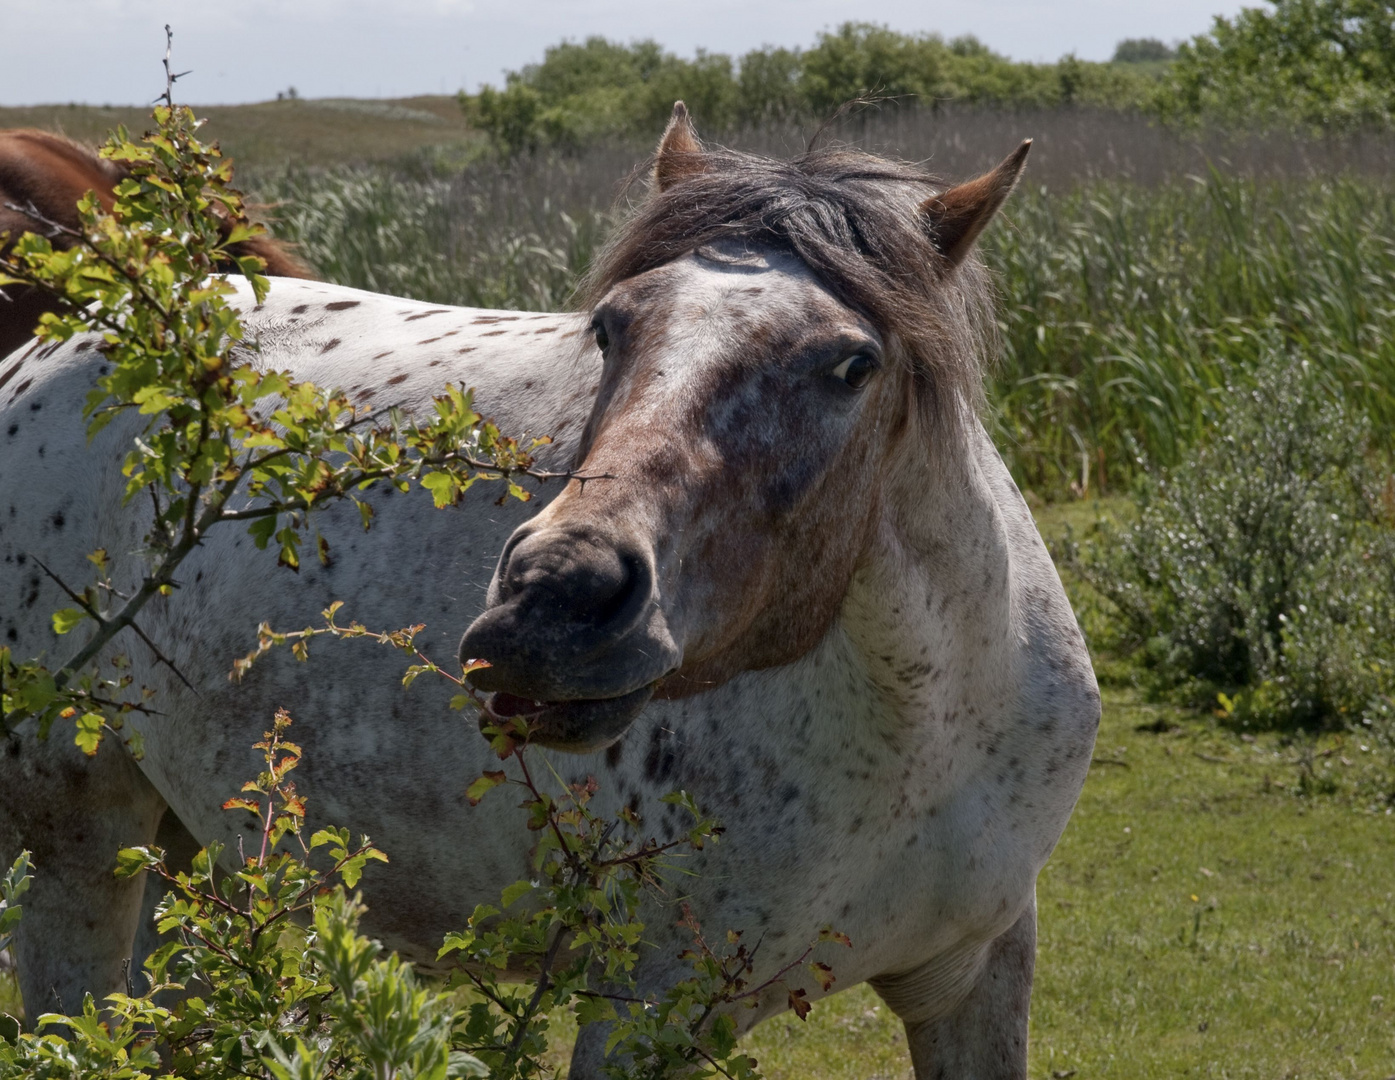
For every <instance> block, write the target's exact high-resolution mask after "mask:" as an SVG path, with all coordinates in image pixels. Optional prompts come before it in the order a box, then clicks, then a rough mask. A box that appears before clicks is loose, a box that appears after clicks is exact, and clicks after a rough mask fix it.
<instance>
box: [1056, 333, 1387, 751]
mask: <svg viewBox="0 0 1395 1080" xmlns="http://www.w3.org/2000/svg"><path fill="white" fill-rule="evenodd" d="M1227 397H1228V400H1229V402H1230V404H1229V406H1228V407H1227V408H1226V409H1225V411H1224V412H1223V413H1222V414H1221V421H1220V422H1219V424H1218V425H1217V427H1216V428H1215V429H1214V430H1213V431H1212V432H1211V433H1210V435H1209V436H1208V437H1206V438H1204V439H1203V440H1202V442H1201V443H1200V444H1199V445H1198V446H1197V448H1196V449H1195V451H1194V452H1193V454H1192V456H1191V457H1190V458H1189V459H1188V460H1187V461H1185V462H1184V463H1183V464H1181V465H1178V466H1177V467H1175V468H1172V469H1170V470H1166V471H1157V470H1154V471H1149V472H1147V473H1146V474H1145V475H1144V476H1143V477H1142V480H1141V483H1140V484H1139V486H1138V502H1139V510H1138V517H1137V520H1136V521H1134V522H1133V523H1132V524H1130V525H1128V526H1126V527H1122V528H1120V527H1115V526H1109V525H1108V524H1102V525H1101V527H1100V530H1101V531H1100V535H1099V536H1098V537H1097V538H1094V539H1089V540H1087V541H1086V542H1085V543H1083V544H1078V543H1075V542H1073V541H1068V543H1067V549H1066V552H1065V554H1066V556H1067V558H1068V560H1069V562H1070V563H1071V564H1072V566H1073V567H1074V568H1075V569H1076V570H1077V571H1078V572H1079V573H1081V575H1082V576H1083V577H1084V578H1085V579H1086V580H1087V581H1088V582H1089V583H1090V584H1091V585H1092V586H1093V587H1094V588H1095V589H1096V590H1098V591H1099V592H1100V593H1102V594H1103V595H1104V596H1105V597H1107V598H1108V599H1109V600H1110V601H1112V603H1113V605H1114V607H1115V609H1116V611H1117V614H1118V620H1119V624H1120V630H1121V632H1122V640H1123V643H1124V644H1125V646H1126V647H1132V648H1135V649H1137V650H1138V651H1140V652H1141V653H1142V658H1143V660H1144V663H1145V664H1146V665H1147V666H1148V668H1149V669H1150V670H1151V672H1152V674H1153V676H1154V678H1155V679H1156V682H1157V685H1158V686H1159V688H1163V689H1168V690H1171V691H1173V692H1180V693H1181V694H1182V696H1184V697H1185V698H1188V699H1190V700H1192V701H1194V702H1205V701H1211V702H1214V701H1216V700H1218V697H1217V695H1218V692H1219V701H1220V704H1221V706H1222V713H1223V714H1224V715H1225V716H1226V717H1227V718H1233V719H1235V720H1236V721H1237V722H1238V723H1241V724H1246V725H1248V724H1260V725H1281V726H1292V725H1309V726H1310V725H1316V724H1331V723H1336V724H1342V723H1346V724H1355V725H1358V726H1362V727H1366V728H1375V729H1377V731H1378V732H1384V733H1385V734H1386V735H1387V736H1389V735H1390V734H1391V732H1392V730H1395V705H1393V704H1392V696H1393V695H1395V476H1392V474H1391V472H1390V468H1389V462H1388V461H1387V460H1386V459H1385V458H1384V456H1383V455H1382V454H1380V453H1379V452H1378V451H1377V450H1376V449H1374V447H1373V439H1372V431H1371V425H1370V423H1369V421H1367V420H1366V419H1365V418H1364V417H1362V416H1360V415H1358V414H1354V413H1353V412H1352V411H1350V410H1349V409H1347V408H1346V407H1345V405H1344V404H1343V402H1342V400H1341V399H1340V398H1339V397H1332V396H1329V395H1328V394H1326V393H1325V392H1324V391H1323V388H1322V384H1321V382H1320V380H1319V374H1318V372H1316V371H1314V370H1312V369H1311V368H1310V365H1309V364H1308V363H1307V362H1306V361H1300V360H1296V359H1292V358H1291V357H1289V356H1287V355H1285V354H1283V353H1271V355H1270V356H1269V357H1268V359H1267V361H1266V362H1265V363H1264V364H1263V366H1262V367H1261V368H1260V369H1259V371H1258V372H1257V375H1256V379H1255V382H1254V383H1253V385H1252V386H1249V387H1245V388H1240V387H1232V388H1230V389H1229V391H1228V394H1227ZM1231 695H1234V696H1231Z"/></svg>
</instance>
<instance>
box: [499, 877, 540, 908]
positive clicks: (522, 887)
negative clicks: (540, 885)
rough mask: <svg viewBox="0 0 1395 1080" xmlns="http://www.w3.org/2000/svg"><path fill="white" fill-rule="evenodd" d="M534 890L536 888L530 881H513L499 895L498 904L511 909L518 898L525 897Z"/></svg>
mask: <svg viewBox="0 0 1395 1080" xmlns="http://www.w3.org/2000/svg"><path fill="white" fill-rule="evenodd" d="M535 888H536V886H535V885H534V884H533V883H532V882H531V881H527V880H522V881H515V882H514V883H513V884H512V885H509V886H507V887H506V888H505V889H504V891H503V892H501V893H500V894H499V903H500V904H502V905H503V906H504V907H505V908H506V909H507V908H511V907H513V904H514V901H516V900H518V899H519V898H520V897H523V896H527V895H528V894H529V893H530V892H532V891H533V890H534V889H535Z"/></svg>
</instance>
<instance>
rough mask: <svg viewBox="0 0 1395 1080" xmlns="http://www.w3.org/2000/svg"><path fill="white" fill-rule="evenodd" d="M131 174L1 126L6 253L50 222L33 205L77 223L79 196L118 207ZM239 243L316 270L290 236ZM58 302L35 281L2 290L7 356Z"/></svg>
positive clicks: (236, 248) (283, 263) (288, 267)
mask: <svg viewBox="0 0 1395 1080" xmlns="http://www.w3.org/2000/svg"><path fill="white" fill-rule="evenodd" d="M128 175H129V172H128V170H127V169H126V168H125V167H124V166H122V165H120V164H118V163H116V162H114V161H107V160H106V159H105V158H102V157H98V156H97V152H96V151H95V150H93V149H92V148H91V147H89V146H84V145H82V144H81V143H78V142H74V141H73V140H72V139H68V138H64V137H63V136H62V135H55V134H53V133H52V132H49V131H36V130H33V129H30V128H18V129H14V130H10V131H0V254H8V253H9V251H10V249H11V248H12V247H13V246H14V242H15V241H16V240H17V239H19V237H20V235H21V234H22V233H25V232H39V231H43V228H44V227H43V225H42V223H41V222H39V221H36V220H35V219H34V218H33V217H31V216H30V215H29V214H27V213H26V212H25V210H26V209H27V208H28V207H30V206H31V205H32V206H33V207H34V209H36V210H38V211H39V213H41V214H42V215H43V216H44V217H46V218H48V219H49V220H50V221H56V222H58V223H59V224H60V225H64V226H67V227H68V228H70V229H76V228H77V227H78V224H79V223H78V213H77V204H78V200H79V199H81V198H82V197H83V195H85V194H86V193H87V192H89V191H95V192H96V193H97V198H99V199H100V200H101V202H102V205H103V206H105V207H106V208H107V209H110V208H111V205H112V201H113V195H112V189H113V188H115V187H116V185H117V184H118V183H120V182H121V181H122V180H124V179H125V178H126V177H127V176H128ZM16 208H17V209H16ZM228 227H229V228H230V227H231V224H229V226H228ZM52 240H53V243H54V245H55V246H58V247H68V246H71V241H70V240H68V239H67V238H66V237H64V236H63V235H61V234H59V235H56V236H53V237H52ZM231 250H232V251H233V252H234V253H235V254H238V255H258V256H260V257H261V258H263V259H265V260H266V273H267V274H270V275H272V276H274V277H292V278H313V277H314V276H315V275H314V273H313V272H312V271H311V270H310V268H309V267H307V266H306V265H305V264H304V263H303V262H301V261H300V260H299V259H298V258H296V256H295V255H294V254H292V252H291V250H290V248H289V247H288V246H287V245H286V244H285V243H284V242H282V241H278V240H274V239H272V238H271V237H269V236H258V237H254V238H252V239H251V240H244V241H241V242H240V243H237V244H234V245H233V246H232V249H231ZM226 269H232V267H227V268H226ZM58 307H59V305H58V302H57V301H55V300H54V299H53V298H52V297H50V296H47V295H46V294H44V293H43V292H41V291H40V290H39V289H36V288H33V287H32V286H24V285H12V286H9V287H8V288H5V289H0V357H4V356H7V355H9V354H10V353H11V352H13V351H14V350H15V349H17V348H19V347H20V346H21V345H23V344H24V343H25V342H26V341H28V340H29V338H30V336H31V335H32V334H33V333H34V329H35V327H37V326H38V325H39V316H40V315H42V314H43V313H44V312H45V311H57V310H58Z"/></svg>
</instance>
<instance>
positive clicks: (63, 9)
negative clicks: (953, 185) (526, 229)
mask: <svg viewBox="0 0 1395 1080" xmlns="http://www.w3.org/2000/svg"><path fill="white" fill-rule="evenodd" d="M1241 6H1242V5H1241V4H1240V3H1238V2H1233V0H1170V2H1168V3H1158V2H1156V0H1054V2H1047V0H977V2H975V0H957V2H954V3H948V2H944V0H682V2H672V0H216V2H215V0H0V37H3V39H4V41H3V50H2V51H3V60H2V61H0V105H26V104H40V103H52V102H68V101H79V102H86V103H90V104H106V103H109V104H144V103H146V102H148V101H149V100H150V99H151V98H153V97H154V96H155V95H156V94H157V93H158V92H159V91H160V90H161V89H163V80H162V78H161V75H160V71H159V67H158V62H159V59H160V57H161V55H162V53H163V48H164V40H163V31H162V29H161V28H162V27H163V25H164V24H165V23H166V22H168V23H171V24H172V25H173V27H174V32H175V62H176V65H177V66H178V67H179V68H180V69H181V70H182V69H184V68H192V69H193V74H192V75H190V76H189V77H188V79H186V80H185V81H184V82H182V83H181V84H180V85H181V87H182V88H183V89H184V94H185V100H186V101H188V102H190V103H191V104H199V105H210V104H232V103H238V102H247V101H264V100H266V99H268V98H274V97H275V96H276V92H277V91H278V90H284V89H286V88H287V87H289V86H294V87H296V89H297V90H298V91H299V92H300V94H301V95H302V96H303V97H340V96H347V97H404V96H407V95H410V94H427V93H429V94H440V93H453V92H454V91H456V90H458V89H460V88H462V87H464V88H467V89H470V90H474V89H476V88H477V87H478V86H479V85H480V84H481V83H486V82H493V83H498V82H500V81H501V75H502V73H503V72H504V71H505V70H508V69H512V68H518V67H520V66H522V65H523V64H526V63H528V62H530V61H533V60H537V59H540V58H541V56H542V53H543V50H544V49H545V48H546V47H547V46H548V45H550V44H553V43H554V42H557V41H559V40H562V39H563V38H572V39H580V38H583V37H586V36H587V35H590V34H603V35H605V36H607V37H610V38H615V39H620V40H631V39H634V38H646V37H651V38H654V39H655V40H657V41H659V42H661V43H662V44H664V45H665V46H667V47H668V48H669V49H672V50H673V51H675V52H678V53H680V54H683V55H688V56H690V55H692V53H693V51H694V50H695V49H697V48H706V49H708V50H710V51H715V52H727V53H736V54H739V53H742V52H745V51H747V50H748V49H752V48H756V47H758V46H760V45H763V44H773V45H808V44H811V43H812V42H813V41H814V38H815V35H816V34H817V33H818V32H819V31H820V30H825V29H831V28H832V27H834V26H836V25H838V24H839V23H841V22H844V21H846V20H849V19H859V20H865V21H871V22H880V23H886V24H888V25H889V26H891V27H893V28H894V29H897V30H903V31H936V32H938V33H941V34H944V35H945V36H946V37H953V36H955V35H958V34H975V35H977V36H978V37H979V38H980V39H981V40H983V41H984V42H986V43H987V44H988V45H989V46H991V47H992V48H993V49H996V50H997V51H999V52H1002V53H1005V54H1007V55H1008V56H1011V57H1013V58H1014V59H1017V60H1055V59H1057V58H1059V57H1060V56H1062V55H1064V54H1065V53H1068V52H1074V53H1075V54H1076V55H1077V56H1079V57H1081V58H1082V59H1086V60H1107V59H1108V58H1109V56H1110V54H1111V53H1112V52H1113V51H1114V45H1115V43H1116V42H1118V41H1119V40H1120V39H1121V38H1126V37H1157V38H1162V39H1163V40H1165V41H1172V40H1175V39H1179V38H1185V37H1190V36H1191V35H1193V34H1196V33H1200V32H1202V31H1204V30H1205V29H1207V28H1208V27H1209V26H1210V25H1211V16H1213V15H1215V14H1225V15H1233V14H1234V13H1235V12H1236V11H1238V10H1239V9H1240V7H1241ZM1249 6H1255V0H1251V3H1250V4H1249Z"/></svg>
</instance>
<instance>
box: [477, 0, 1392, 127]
mask: <svg viewBox="0 0 1395 1080" xmlns="http://www.w3.org/2000/svg"><path fill="white" fill-rule="evenodd" d="M680 98H681V99H683V100H684V101H686V102H687V103H688V105H689V108H690V109H691V110H692V112H693V114H694V115H695V116H697V117H699V118H700V120H701V122H702V124H703V127H704V128H705V129H706V130H708V131H712V132H714V133H718V134H730V133H732V132H736V131H740V130H742V129H751V128H756V127H760V126H762V125H765V124H768V123H770V122H772V121H775V122H778V121H788V120H794V121H799V120H804V121H808V120H818V119H822V118H826V117H828V116H830V115H832V114H833V113H834V112H835V111H836V110H837V109H839V108H840V107H841V106H843V105H844V104H845V103H847V102H849V101H854V100H857V99H867V98H876V99H880V100H881V102H882V106H883V107H893V108H894V107H919V108H932V109H933V108H938V107H940V106H942V105H944V104H946V103H950V102H955V103H965V104H972V105H981V106H990V107H999V108H1055V107H1063V106H1064V107H1069V106H1074V105H1090V106H1095V107H1105V108H1112V109H1121V110H1131V111H1137V112H1144V113H1147V114H1150V115H1153V116H1155V117H1157V118H1158V119H1160V120H1161V121H1163V122H1166V123H1169V124H1175V125H1179V126H1186V125H1197V124H1210V125H1223V126H1224V125H1237V124H1246V125H1253V123H1254V122H1255V121H1256V120H1262V121H1264V122H1266V123H1270V124H1274V125H1286V126H1288V125H1293V124H1297V125H1299V126H1304V127H1308V128H1322V129H1328V128H1334V127H1339V128H1350V127H1354V126H1363V125H1381V126H1384V125H1388V124H1389V123H1390V120H1391V118H1392V116H1395V3H1391V2H1390V0H1269V3H1268V6H1267V9H1265V8H1246V9H1243V10H1242V11H1241V12H1240V13H1239V14H1238V15H1237V16H1235V17H1234V18H1232V19H1227V18H1223V17H1220V16H1217V17H1216V19H1215V20H1214V23H1213V25H1212V27H1211V29H1210V30H1208V31H1207V32H1206V33H1204V34H1199V35H1197V36H1196V37H1194V38H1193V39H1191V40H1190V41H1188V42H1183V43H1181V44H1180V45H1179V46H1178V47H1177V48H1176V49H1173V48H1171V47H1169V46H1167V45H1165V44H1164V43H1162V42H1160V41H1157V40H1155V39H1146V38H1145V39H1128V40H1125V41H1122V42H1120V43H1119V47H1118V49H1117V50H1116V52H1115V55H1114V58H1113V59H1112V60H1111V61H1109V62H1105V63H1099V62H1092V61H1085V60H1081V59H1079V58H1077V57H1076V56H1074V55H1067V56H1064V57H1062V58H1061V59H1060V60H1058V61H1056V62H1055V63H1047V64H1038V63H1025V62H1018V61H1014V60H1011V59H1009V58H1008V57H1005V56H1003V55H1001V54H999V53H996V52H994V51H993V50H992V49H990V48H989V47H988V46H987V45H985V44H984V43H983V42H981V41H979V40H978V39H977V38H975V37H973V36H963V37H957V38H952V39H949V40H946V39H945V38H944V37H942V36H941V35H939V34H933V33H919V34H907V33H901V32H898V31H895V30H892V29H890V28H888V27H886V26H880V25H876V24H872V23H864V22H847V23H844V24H842V25H841V26H839V27H837V28H836V29H834V30H831V31H826V32H824V33H821V34H820V35H819V36H818V38H817V40H816V41H815V43H814V45H813V46H811V47H809V48H803V49H801V48H785V47H776V46H765V47H762V48H760V49H754V50H752V51H750V52H748V53H746V54H745V55H743V56H740V57H733V56H730V55H728V54H725V53H717V52H707V51H705V50H698V52H697V54H696V55H695V56H694V57H692V58H691V59H688V58H685V57H680V56H677V55H675V54H674V53H672V52H669V51H667V50H666V49H664V48H663V46H662V45H660V44H659V43H658V42H655V41H652V40H644V41H636V42H631V43H629V44H624V43H620V42H614V41H609V40H607V39H606V38H604V37H599V36H597V37H590V38H587V39H586V40H585V41H582V42H570V41H564V42H561V43H559V44H557V45H553V46H552V47H550V48H549V49H547V51H546V53H545V54H544V56H543V59H542V60H541V61H540V62H538V63H535V64H529V65H526V66H525V67H523V68H522V69H520V70H517V71H510V72H508V73H507V74H506V77H505V80H504V85H503V86H502V87H494V86H486V87H484V88H482V89H481V90H480V92H479V93H478V94H473V95H471V94H465V93H464V92H462V93H461V95H460V101H461V105H462V107H463V108H464V109H465V112H466V114H467V116H469V117H470V119H471V120H472V121H473V122H474V124H475V125H476V126H477V127H479V128H480V129H481V130H482V131H483V132H485V133H486V134H487V135H488V136H489V138H490V140H491V142H492V143H493V145H494V146H495V147H496V148H497V149H498V150H500V151H501V152H503V153H506V154H512V153H517V152H519V151H524V150H533V149H537V148H538V147H540V146H560V147H564V148H565V147H574V146H580V145H583V144H585V143H588V142H590V141H593V140H595V139H597V138H605V137H622V138H624V137H631V136H643V137H644V138H651V137H652V135H653V132H654V131H655V130H656V129H657V128H660V127H662V125H663V124H664V122H665V120H666V119H667V117H668V114H669V111H670V110H671V108H672V106H673V102H674V101H675V100H677V99H680Z"/></svg>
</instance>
